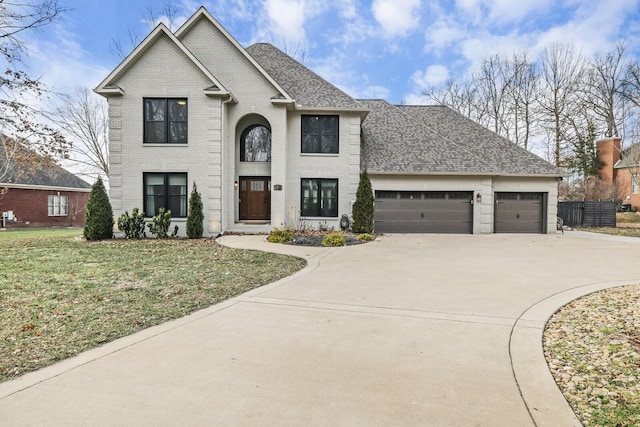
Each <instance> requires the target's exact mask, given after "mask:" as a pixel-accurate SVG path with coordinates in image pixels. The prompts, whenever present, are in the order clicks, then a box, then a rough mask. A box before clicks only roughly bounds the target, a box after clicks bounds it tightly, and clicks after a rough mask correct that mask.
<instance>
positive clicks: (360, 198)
mask: <svg viewBox="0 0 640 427" xmlns="http://www.w3.org/2000/svg"><path fill="white" fill-rule="evenodd" d="M373 216H374V198H373V189H372V188H371V180H370V179H369V174H368V173H367V170H366V169H365V170H364V171H362V172H361V173H360V182H359V183H358V190H357V191H356V201H355V203H354V204H353V224H351V231H353V232H354V233H371V232H372V231H373Z"/></svg>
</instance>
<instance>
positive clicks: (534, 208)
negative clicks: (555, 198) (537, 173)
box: [494, 193, 544, 233]
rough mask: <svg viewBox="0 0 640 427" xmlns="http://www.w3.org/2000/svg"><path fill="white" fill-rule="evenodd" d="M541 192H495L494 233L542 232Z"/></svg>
mask: <svg viewBox="0 0 640 427" xmlns="http://www.w3.org/2000/svg"><path fill="white" fill-rule="evenodd" d="M543 206H544V194H543V193H496V210H495V228H494V230H495V232H496V233H542V230H543V223H544V221H543V211H544V209H543Z"/></svg>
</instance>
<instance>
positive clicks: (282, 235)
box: [267, 228, 293, 243]
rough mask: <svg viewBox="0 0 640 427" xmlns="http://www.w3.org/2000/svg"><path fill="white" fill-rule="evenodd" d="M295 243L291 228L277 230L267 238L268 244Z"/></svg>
mask: <svg viewBox="0 0 640 427" xmlns="http://www.w3.org/2000/svg"><path fill="white" fill-rule="evenodd" d="M292 241H293V230H291V229H289V228H282V229H280V228H276V229H274V230H273V231H271V233H269V236H268V237H267V242H271V243H289V242H292Z"/></svg>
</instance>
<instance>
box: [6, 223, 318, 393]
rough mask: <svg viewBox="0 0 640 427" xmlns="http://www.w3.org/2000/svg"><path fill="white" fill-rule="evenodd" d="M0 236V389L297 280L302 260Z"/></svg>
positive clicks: (191, 246) (53, 233) (44, 233)
mask: <svg viewBox="0 0 640 427" xmlns="http://www.w3.org/2000/svg"><path fill="white" fill-rule="evenodd" d="M81 236H82V230H79V229H75V230H69V229H58V230H36V231H29V230H24V231H14V230H9V231H2V232H0V265H1V266H2V269H0V307H2V316H0V381H6V380H10V379H12V378H15V377H17V376H20V375H22V374H24V373H26V372H29V371H33V370H36V369H38V368H42V367H44V366H47V365H51V364H52V363H54V362H55V361H58V360H62V359H66V358H68V357H71V356H74V355H76V354H78V353H80V352H82V351H85V350H88V349H91V348H94V347H97V346H99V345H101V344H104V343H107V342H109V341H112V340H114V339H117V338H120V337H123V336H125V335H129V334H131V333H134V332H136V331H139V330H141V329H144V328H148V327H150V326H153V325H157V324H160V323H163V322H165V321H167V320H170V319H175V318H178V317H181V316H184V315H186V314H189V313H191V312H193V311H195V310H198V309H201V308H204V307H208V306H210V305H212V304H216V303H218V302H221V301H224V300H226V299H228V298H230V297H233V296H235V295H239V294H241V293H243V292H246V291H248V290H250V289H253V288H256V287H259V286H262V285H265V284H267V283H271V282H273V281H276V280H278V279H280V278H282V277H285V276H288V275H291V274H293V273H294V272H296V271H298V270H300V269H302V268H303V267H304V266H305V265H306V261H305V260H303V259H300V258H295V257H290V256H285V255H278V254H272V253H265V252H259V251H249V250H239V249H231V248H226V247H224V246H220V245H218V244H217V243H216V242H215V241H213V240H210V239H200V240H177V239H169V240H152V239H147V240H137V241H135V240H134V241H132V240H122V239H118V240H110V241H102V242H86V241H84V240H82V238H81Z"/></svg>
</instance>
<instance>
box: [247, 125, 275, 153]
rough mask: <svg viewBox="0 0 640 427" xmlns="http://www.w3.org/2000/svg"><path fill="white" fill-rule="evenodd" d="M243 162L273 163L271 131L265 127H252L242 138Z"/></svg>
mask: <svg viewBox="0 0 640 427" xmlns="http://www.w3.org/2000/svg"><path fill="white" fill-rule="evenodd" d="M240 161H241V162H270V161H271V131H270V130H269V128H267V127H266V126H264V125H252V126H249V127H248V128H246V129H245V130H244V131H243V132H242V135H241V136H240Z"/></svg>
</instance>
